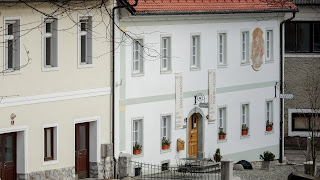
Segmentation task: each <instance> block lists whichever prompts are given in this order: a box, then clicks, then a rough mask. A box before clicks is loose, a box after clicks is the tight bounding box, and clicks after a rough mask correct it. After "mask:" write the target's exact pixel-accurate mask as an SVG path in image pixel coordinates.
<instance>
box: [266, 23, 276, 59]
mask: <svg viewBox="0 0 320 180" xmlns="http://www.w3.org/2000/svg"><path fill="white" fill-rule="evenodd" d="M268 31H270V32H271V34H272V35H271V36H272V37H270V46H271V47H270V57H269V58H268V57H267V35H268V33H267V32H268ZM274 42H275V39H274V29H273V28H272V27H267V28H265V42H264V43H265V53H264V54H265V55H264V56H265V63H266V64H268V63H273V62H274V52H275V51H274V47H275V43H274Z"/></svg>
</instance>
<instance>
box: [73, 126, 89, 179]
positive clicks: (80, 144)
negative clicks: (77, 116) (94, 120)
mask: <svg viewBox="0 0 320 180" xmlns="http://www.w3.org/2000/svg"><path fill="white" fill-rule="evenodd" d="M75 137H76V144H75V150H76V151H75V156H76V158H75V161H76V162H75V170H76V174H77V175H78V179H83V178H87V177H89V123H81V124H76V134H75Z"/></svg>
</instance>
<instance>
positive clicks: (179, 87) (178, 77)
mask: <svg viewBox="0 0 320 180" xmlns="http://www.w3.org/2000/svg"><path fill="white" fill-rule="evenodd" d="M175 81H176V123H175V125H176V126H175V128H176V129H182V128H183V124H184V120H183V74H182V73H176V74H175Z"/></svg>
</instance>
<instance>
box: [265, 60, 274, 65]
mask: <svg viewBox="0 0 320 180" xmlns="http://www.w3.org/2000/svg"><path fill="white" fill-rule="evenodd" d="M271 63H274V60H266V61H265V64H271Z"/></svg>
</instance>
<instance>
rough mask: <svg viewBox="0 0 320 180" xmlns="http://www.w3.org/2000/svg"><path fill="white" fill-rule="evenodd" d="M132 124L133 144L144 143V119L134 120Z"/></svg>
mask: <svg viewBox="0 0 320 180" xmlns="http://www.w3.org/2000/svg"><path fill="white" fill-rule="evenodd" d="M132 126H133V127H132V145H133V146H134V145H135V144H138V145H142V144H143V142H142V119H138V120H134V121H133V124H132Z"/></svg>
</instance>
